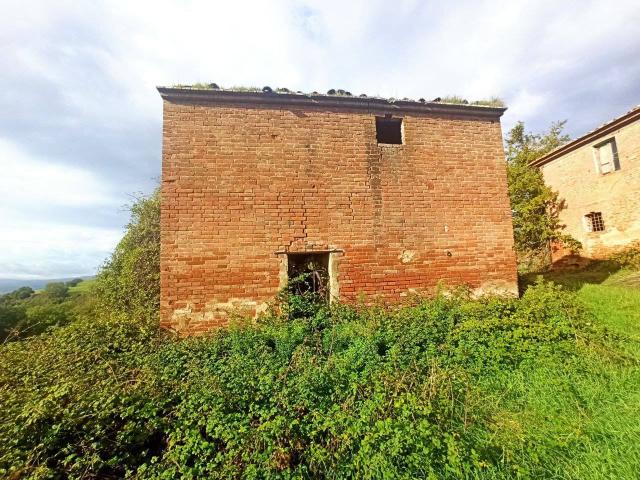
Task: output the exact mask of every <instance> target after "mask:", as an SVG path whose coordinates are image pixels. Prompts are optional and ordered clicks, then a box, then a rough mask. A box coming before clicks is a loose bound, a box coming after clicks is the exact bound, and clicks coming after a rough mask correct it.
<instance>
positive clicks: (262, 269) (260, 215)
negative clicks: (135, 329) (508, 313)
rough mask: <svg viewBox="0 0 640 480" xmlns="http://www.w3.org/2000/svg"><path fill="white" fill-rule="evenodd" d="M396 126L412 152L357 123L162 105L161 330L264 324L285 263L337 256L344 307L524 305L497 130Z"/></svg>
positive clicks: (448, 123) (342, 117)
mask: <svg viewBox="0 0 640 480" xmlns="http://www.w3.org/2000/svg"><path fill="white" fill-rule="evenodd" d="M402 116H403V117H404V139H405V144H404V145H390V146H378V144H377V143H376V131H375V116H374V114H371V113H366V112H363V111H344V110H343V111H328V110H326V109H311V108H305V109H299V110H298V109H290V108H286V109H285V108H282V109H278V108H274V107H255V108H254V107H252V108H249V107H246V106H242V105H238V106H235V107H234V106H230V105H213V104H210V105H193V104H188V103H183V104H181V103H179V102H173V101H165V102H164V129H163V167H162V250H161V251H162V253H161V255H162V274H161V290H162V293H161V314H162V324H163V325H164V326H168V327H172V328H176V329H178V330H181V331H183V332H186V333H195V332H198V331H202V330H206V329H208V328H211V327H214V326H223V325H225V324H226V323H227V322H228V319H229V315H231V314H232V313H230V312H234V311H237V312H240V313H242V312H246V313H249V314H255V313H256V311H260V310H261V309H263V308H264V307H265V305H266V303H265V302H268V301H269V300H271V299H272V298H273V297H274V295H275V294H276V293H277V291H278V289H279V288H280V286H281V285H282V282H283V280H284V278H283V275H282V272H283V271H284V272H286V255H282V254H279V253H277V252H284V251H292V252H295V251H304V250H317V251H321V250H337V251H339V252H336V253H334V254H332V255H333V257H332V262H333V269H334V279H335V280H337V286H335V288H334V293H336V294H337V292H338V289H339V297H340V299H341V300H345V301H349V300H353V299H354V298H356V297H357V296H358V295H359V294H365V295H367V296H370V297H376V296H380V297H383V298H385V299H387V300H391V301H398V300H400V299H401V298H402V297H403V296H404V295H406V294H407V292H409V291H411V290H416V291H424V292H427V293H428V292H431V291H433V289H434V288H435V287H436V285H437V284H438V283H439V282H443V283H444V284H445V285H458V284H468V285H469V286H470V287H471V288H473V289H476V291H478V292H481V291H488V290H493V289H502V290H506V291H508V292H510V293H514V292H516V291H517V286H516V285H517V279H516V265H515V255H514V252H513V237H512V225H511V218H510V209H509V200H508V197H507V189H506V173H505V162H504V154H503V150H502V139H501V131H500V123H499V121H498V120H497V119H493V120H492V119H486V118H485V119H482V118H471V117H468V116H457V117H456V116H444V115H439V116H436V115H424V114H415V113H414V114H411V115H409V114H407V115H402ZM448 252H450V255H448ZM336 273H337V275H335V274H336Z"/></svg>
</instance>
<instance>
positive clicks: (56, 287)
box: [44, 282, 69, 302]
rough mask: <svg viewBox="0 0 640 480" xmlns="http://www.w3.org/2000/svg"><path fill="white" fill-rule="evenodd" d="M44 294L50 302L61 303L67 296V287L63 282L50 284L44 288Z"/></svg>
mask: <svg viewBox="0 0 640 480" xmlns="http://www.w3.org/2000/svg"><path fill="white" fill-rule="evenodd" d="M44 293H45V295H46V296H47V297H48V298H49V299H50V300H53V301H57V302H61V301H62V300H64V299H65V298H67V295H69V287H67V286H66V285H65V284H64V282H51V283H47V285H46V286H45V287H44Z"/></svg>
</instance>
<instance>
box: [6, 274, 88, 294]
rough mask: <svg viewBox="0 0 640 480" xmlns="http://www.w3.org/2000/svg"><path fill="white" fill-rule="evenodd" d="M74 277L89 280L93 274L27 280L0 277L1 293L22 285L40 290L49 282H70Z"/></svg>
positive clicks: (11, 290)
mask: <svg viewBox="0 0 640 480" xmlns="http://www.w3.org/2000/svg"><path fill="white" fill-rule="evenodd" d="M74 278H82V279H83V280H87V279H90V278H93V276H87V277H68V278H44V279H41V278H36V279H31V280H27V279H24V278H0V294H2V293H8V292H13V291H14V290H17V289H18V288H20V287H31V288H33V289H34V290H40V289H41V288H44V286H45V285H46V284H47V283H51V282H68V281H69V280H73V279H74Z"/></svg>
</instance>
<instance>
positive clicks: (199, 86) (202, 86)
mask: <svg viewBox="0 0 640 480" xmlns="http://www.w3.org/2000/svg"><path fill="white" fill-rule="evenodd" d="M171 88H180V89H185V90H220V91H225V92H264V93H275V94H278V95H291V94H293V95H307V96H311V95H314V96H315V95H326V96H333V97H352V96H353V97H360V98H378V99H384V100H387V101H389V102H391V103H393V102H394V101H397V100H398V99H394V98H385V97H382V96H379V95H366V94H364V93H362V94H360V95H354V94H352V93H351V92H349V91H348V90H343V89H336V88H331V89H329V90H328V91H327V92H326V93H319V92H311V93H306V92H301V91H299V90H298V91H294V90H290V89H288V88H286V87H277V88H271V87H268V86H265V87H262V88H259V87H243V86H234V87H229V88H223V87H220V86H219V85H218V84H217V83H200V82H199V83H193V84H191V85H184V84H174V85H172V87H171ZM402 101H406V102H420V103H444V104H451V105H474V106H480V107H493V108H502V107H505V106H506V105H505V103H504V101H503V100H502V99H500V98H498V97H490V98H488V99H482V100H474V101H468V100H466V99H465V98H463V97H460V96H458V95H448V96H446V97H437V98H434V99H433V100H430V101H428V100H425V99H424V98H420V99H418V100H415V99H411V98H407V97H405V98H403V99H402Z"/></svg>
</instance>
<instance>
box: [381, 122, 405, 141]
mask: <svg viewBox="0 0 640 480" xmlns="http://www.w3.org/2000/svg"><path fill="white" fill-rule="evenodd" d="M376 138H377V139H378V143H390V144H395V145H402V119H401V118H391V117H376Z"/></svg>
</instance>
